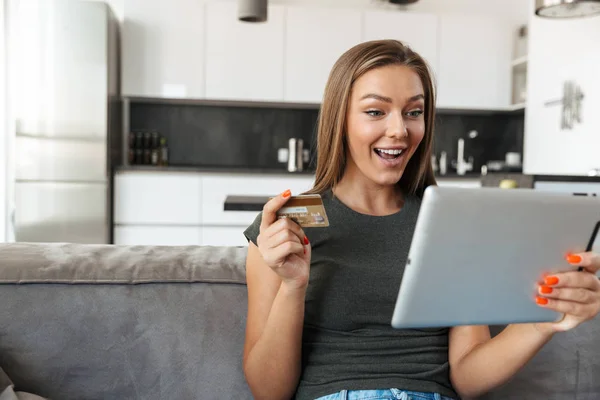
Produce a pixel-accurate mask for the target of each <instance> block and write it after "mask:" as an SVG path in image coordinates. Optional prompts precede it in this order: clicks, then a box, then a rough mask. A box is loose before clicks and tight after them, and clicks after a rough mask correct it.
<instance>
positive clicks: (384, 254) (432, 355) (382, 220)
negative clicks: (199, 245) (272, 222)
mask: <svg viewBox="0 0 600 400" xmlns="http://www.w3.org/2000/svg"><path fill="white" fill-rule="evenodd" d="M322 196H323V202H324V205H325V209H326V212H327V216H328V218H329V223H330V226H329V227H327V228H305V229H304V232H305V234H306V236H307V237H308V238H309V240H310V242H311V245H312V259H311V266H310V281H309V285H308V289H307V292H306V307H305V316H304V331H303V336H302V375H301V378H300V382H299V385H298V388H297V393H296V399H299V400H304V399H315V398H317V397H320V396H324V395H327V394H331V393H335V392H339V391H341V390H343V389H347V390H368V389H385V388H398V389H402V390H411V391H421V392H438V393H440V394H442V395H444V396H449V397H455V398H457V397H458V396H457V394H456V393H455V391H454V390H453V388H452V385H451V384H450V377H449V362H448V329H447V328H444V329H411V330H397V329H394V328H392V326H391V319H392V314H393V310H394V305H395V302H396V296H397V294H398V288H399V287H400V282H401V280H402V274H403V272H404V265H405V263H406V258H407V256H408V250H409V247H410V243H411V239H412V235H413V231H414V228H415V224H416V221H417V216H418V213H419V208H420V204H421V201H420V199H419V198H418V197H410V196H409V197H407V198H406V200H405V204H404V206H403V208H402V209H401V210H400V211H399V212H397V213H395V214H392V215H388V216H370V215H365V214H361V213H358V212H356V211H354V210H352V209H350V208H349V207H347V206H346V205H344V204H343V203H342V202H341V201H340V200H339V199H337V198H335V197H334V196H333V195H332V194H331V192H330V191H329V192H326V193H324V194H323V195H322ZM260 218H261V214H259V215H258V217H257V218H256V220H255V221H254V223H253V224H252V225H250V226H249V227H248V228H247V229H246V230H245V231H244V234H245V235H246V237H247V238H248V240H251V241H252V242H254V243H255V244H256V238H257V236H258V233H259V227H260ZM431 296H433V297H434V296H436V294H435V293H434V292H432V293H431ZM440 301H444V299H440Z"/></svg>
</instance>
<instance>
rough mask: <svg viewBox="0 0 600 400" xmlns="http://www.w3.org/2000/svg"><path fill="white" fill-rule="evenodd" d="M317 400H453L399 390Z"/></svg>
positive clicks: (349, 392) (358, 392) (344, 392)
mask: <svg viewBox="0 0 600 400" xmlns="http://www.w3.org/2000/svg"><path fill="white" fill-rule="evenodd" d="M315 400H452V399H451V398H450V397H445V396H442V395H440V394H439V393H423V392H409V391H406V390H399V389H379V390H342V391H341V392H338V393H334V394H330V395H327V396H323V397H319V398H318V399H315Z"/></svg>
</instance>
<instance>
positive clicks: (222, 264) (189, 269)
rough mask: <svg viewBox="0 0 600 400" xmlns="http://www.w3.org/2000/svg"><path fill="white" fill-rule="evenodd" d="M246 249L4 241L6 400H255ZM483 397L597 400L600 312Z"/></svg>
mask: <svg viewBox="0 0 600 400" xmlns="http://www.w3.org/2000/svg"><path fill="white" fill-rule="evenodd" d="M245 257H246V249H245V248H234V247H221V248H219V247H156V246H131V247H123V246H110V245H74V244H26V243H19V244H0V400H13V399H27V400H30V399H39V397H37V396H41V397H43V398H51V399H55V400H59V399H61V400H69V399H76V400H87V399H94V400H95V399H145V400H152V399H161V400H162V399H169V400H179V399H181V400H187V399H206V400H212V399H236V400H238V399H251V398H252V396H251V395H250V392H249V390H248V388H247V386H246V383H245V381H244V376H243V372H242V368H241V359H242V347H243V340H244V329H245V315H246V311H247V310H246V287H245V274H244V262H245ZM2 370H3V371H4V372H2ZM486 399H487V400H500V399H503V400H504V399H523V400H528V399H545V400H552V399H561V400H562V399H565V400H566V399H569V400H570V399H577V400H598V399H600V320H599V319H597V320H595V321H593V322H592V323H588V324H587V325H586V326H582V327H580V328H578V329H576V330H575V331H573V332H569V333H566V334H562V335H559V336H556V337H555V338H554V339H553V340H552V342H550V343H549V344H548V345H547V346H546V347H545V348H544V349H543V351H542V352H541V353H539V354H538V356H537V357H536V358H535V359H534V360H533V361H532V362H531V363H530V364H528V365H527V367H526V368H525V369H523V371H522V372H521V373H520V374H519V375H518V376H517V377H515V378H514V379H513V380H512V381H511V382H510V383H509V384H507V385H506V386H504V387H503V388H501V389H499V390H497V391H495V392H494V393H492V394H490V395H489V396H486Z"/></svg>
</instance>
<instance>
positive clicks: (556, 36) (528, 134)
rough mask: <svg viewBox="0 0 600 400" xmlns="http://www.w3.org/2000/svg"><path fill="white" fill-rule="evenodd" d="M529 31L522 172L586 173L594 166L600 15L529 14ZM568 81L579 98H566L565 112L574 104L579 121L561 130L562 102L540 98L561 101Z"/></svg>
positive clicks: (598, 165) (598, 138)
mask: <svg viewBox="0 0 600 400" xmlns="http://www.w3.org/2000/svg"><path fill="white" fill-rule="evenodd" d="M529 32H530V39H529V40H530V45H529V62H528V63H529V65H528V76H527V81H528V86H527V113H526V114H525V146H524V158H523V162H524V166H523V167H524V172H525V173H527V174H539V175H587V174H588V172H589V171H590V170H592V169H600V112H599V110H600V77H599V71H600V40H599V39H600V17H590V18H583V19H577V20H572V21H571V20H569V21H553V20H544V19H541V18H533V19H532V21H531V24H530V28H529ZM557 49H568V54H564V55H561V54H559V53H560V50H557ZM557 51H558V52H559V53H557ZM569 81H571V82H573V84H574V85H575V86H576V87H579V88H580V90H581V92H582V93H583V96H584V97H583V99H582V100H581V103H580V104H579V106H578V107H575V108H571V107H570V103H567V108H566V112H567V113H568V112H570V111H576V109H577V108H579V111H580V116H581V122H575V123H574V124H573V126H572V129H562V128H561V117H562V111H563V105H562V104H561V103H560V101H559V102H556V103H554V104H551V105H547V104H546V103H548V102H553V101H556V100H561V99H562V98H563V96H564V95H565V90H564V88H565V82H569ZM575 105H576V104H575Z"/></svg>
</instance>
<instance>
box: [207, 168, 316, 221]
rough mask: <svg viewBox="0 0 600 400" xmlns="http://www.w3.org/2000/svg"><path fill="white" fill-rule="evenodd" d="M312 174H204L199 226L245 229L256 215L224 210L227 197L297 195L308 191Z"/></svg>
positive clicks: (311, 181)
mask: <svg viewBox="0 0 600 400" xmlns="http://www.w3.org/2000/svg"><path fill="white" fill-rule="evenodd" d="M313 182H314V177H313V176H312V175H292V174H290V175H258V174H238V175H235V176H227V175H225V174H210V175H209V174H207V175H204V176H203V177H202V203H201V204H202V216H203V218H202V223H203V224H206V225H219V226H248V225H250V224H251V223H252V221H254V219H255V218H256V215H257V214H258V213H257V212H250V211H224V209H223V208H224V207H223V205H224V203H225V199H226V198H227V196H229V195H232V196H274V195H277V194H279V193H281V192H283V191H284V190H286V189H290V190H291V191H292V195H297V194H300V193H302V192H305V191H307V190H309V189H310V188H311V187H312V184H313Z"/></svg>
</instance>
